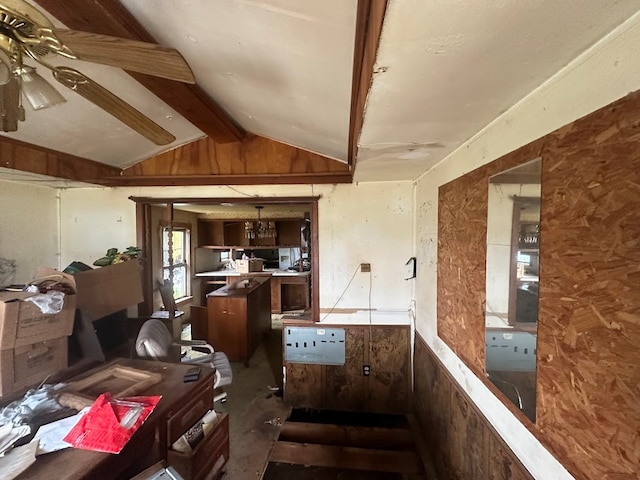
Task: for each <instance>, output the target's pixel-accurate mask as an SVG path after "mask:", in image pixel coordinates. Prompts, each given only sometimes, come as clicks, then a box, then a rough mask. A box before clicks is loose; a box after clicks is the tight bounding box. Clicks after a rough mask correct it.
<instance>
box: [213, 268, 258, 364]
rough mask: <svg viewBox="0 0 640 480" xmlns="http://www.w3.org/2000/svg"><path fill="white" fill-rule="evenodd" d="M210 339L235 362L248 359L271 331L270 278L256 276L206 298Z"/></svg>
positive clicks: (214, 292) (214, 345) (221, 289)
mask: <svg viewBox="0 0 640 480" xmlns="http://www.w3.org/2000/svg"><path fill="white" fill-rule="evenodd" d="M207 323H208V325H207V327H208V328H207V332H208V333H207V340H208V342H209V343H210V344H211V345H213V347H214V348H215V349H216V350H220V351H221V352H224V353H225V354H226V355H227V357H229V360H231V361H232V362H244V364H245V365H247V366H248V365H249V359H250V358H251V355H252V354H253V352H254V351H255V349H256V348H257V347H258V345H260V342H261V341H262V337H263V336H264V334H265V333H266V332H268V331H269V330H270V329H271V286H270V277H268V276H256V277H251V278H245V279H243V280H241V281H239V282H235V283H232V284H229V285H227V286H225V287H222V288H219V289H218V290H215V291H213V292H211V293H209V294H208V295H207Z"/></svg>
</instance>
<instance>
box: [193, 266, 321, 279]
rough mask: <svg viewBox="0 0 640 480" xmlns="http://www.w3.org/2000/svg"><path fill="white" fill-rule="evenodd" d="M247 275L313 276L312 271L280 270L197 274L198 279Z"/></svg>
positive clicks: (219, 271)
mask: <svg viewBox="0 0 640 480" xmlns="http://www.w3.org/2000/svg"><path fill="white" fill-rule="evenodd" d="M246 275H255V276H259V275H271V276H273V277H308V276H309V275H311V272H310V271H306V272H291V271H289V270H278V269H275V268H274V269H265V270H263V271H261V272H249V273H240V272H236V271H235V270H213V271H211V272H200V273H196V277H240V276H246Z"/></svg>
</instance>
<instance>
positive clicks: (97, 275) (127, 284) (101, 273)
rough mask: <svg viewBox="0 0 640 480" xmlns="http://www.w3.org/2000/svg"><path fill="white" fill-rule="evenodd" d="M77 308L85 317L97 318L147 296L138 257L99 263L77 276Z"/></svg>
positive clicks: (75, 277) (134, 303)
mask: <svg viewBox="0 0 640 480" xmlns="http://www.w3.org/2000/svg"><path fill="white" fill-rule="evenodd" d="M73 277H74V279H75V282H76V290H77V292H78V294H77V295H76V297H77V300H76V303H77V308H78V310H80V311H81V313H82V317H83V318H85V319H89V320H91V321H95V320H98V319H100V318H102V317H106V316H107V315H111V314H112V313H115V312H118V311H120V310H125V309H127V308H129V307H131V306H133V305H137V304H138V303H140V302H142V301H143V300H144V296H143V293H142V267H141V266H140V263H139V262H138V261H137V260H129V261H127V262H122V263H116V264H114V265H109V266H106V267H99V268H96V269H94V270H87V271H86V272H78V273H76V274H75V275H74V276H73Z"/></svg>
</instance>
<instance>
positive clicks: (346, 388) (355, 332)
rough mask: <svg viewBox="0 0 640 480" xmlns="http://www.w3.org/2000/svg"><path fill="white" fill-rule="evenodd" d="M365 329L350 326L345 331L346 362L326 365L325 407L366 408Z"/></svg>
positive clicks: (340, 408) (343, 408)
mask: <svg viewBox="0 0 640 480" xmlns="http://www.w3.org/2000/svg"><path fill="white" fill-rule="evenodd" d="M363 352H364V330H362V329H353V328H348V329H346V332H345V364H344V365H327V366H325V377H324V388H323V392H322V393H323V395H324V401H323V405H324V408H327V409H331V410H364V409H365V404H366V391H365V390H366V387H365V382H364V377H363V376H362V363H363V361H364V359H363Z"/></svg>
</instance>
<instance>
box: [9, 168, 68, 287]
mask: <svg viewBox="0 0 640 480" xmlns="http://www.w3.org/2000/svg"><path fill="white" fill-rule="evenodd" d="M57 193H58V192H57V190H54V189H52V188H49V187H41V186H38V185H28V184H23V183H16V182H9V181H2V180H0V204H1V205H2V208H0V285H6V284H9V283H26V282H28V281H30V280H33V279H34V276H35V274H36V268H37V267H39V266H46V267H52V268H56V269H58V268H59V263H58V199H57ZM11 262H13V265H14V266H15V272H14V273H13V274H12V273H11V271H12V270H13V267H12V266H11Z"/></svg>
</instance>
